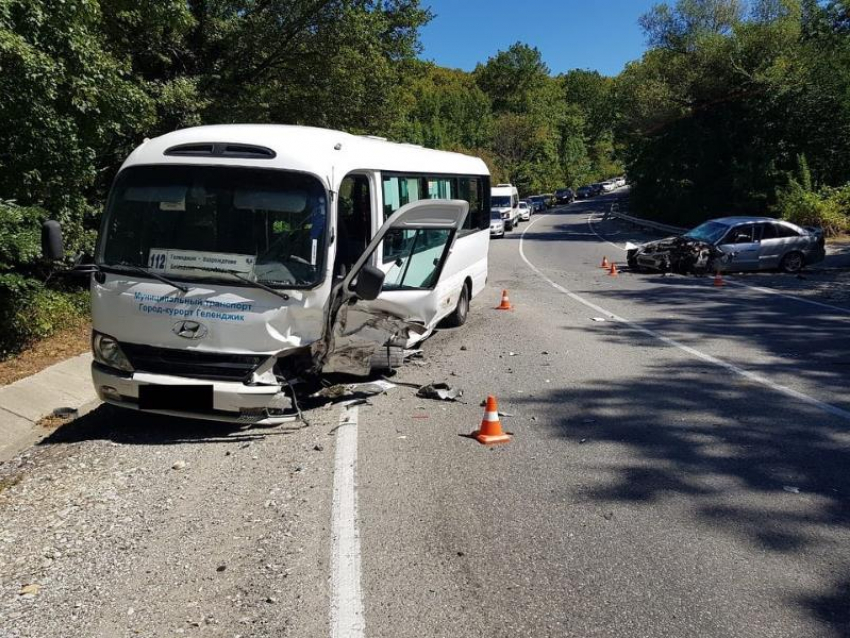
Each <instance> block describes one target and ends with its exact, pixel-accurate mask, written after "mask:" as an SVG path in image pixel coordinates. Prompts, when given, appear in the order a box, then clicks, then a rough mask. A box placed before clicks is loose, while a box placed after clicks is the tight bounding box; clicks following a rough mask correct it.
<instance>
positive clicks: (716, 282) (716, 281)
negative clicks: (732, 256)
mask: <svg viewBox="0 0 850 638" xmlns="http://www.w3.org/2000/svg"><path fill="white" fill-rule="evenodd" d="M714 285H715V286H717V287H718V288H719V287H720V286H725V285H726V284H724V283H723V275H721V274H720V271H719V270H718V271H717V272H716V273H715V275H714Z"/></svg>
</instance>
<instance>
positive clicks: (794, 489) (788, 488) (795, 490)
mask: <svg viewBox="0 0 850 638" xmlns="http://www.w3.org/2000/svg"><path fill="white" fill-rule="evenodd" d="M782 489H783V490H785V491H786V492H790V493H791V494H799V493H800V488H799V487H793V486H792V485H785V486H784V487H783V488H782Z"/></svg>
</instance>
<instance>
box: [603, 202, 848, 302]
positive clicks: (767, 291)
mask: <svg viewBox="0 0 850 638" xmlns="http://www.w3.org/2000/svg"><path fill="white" fill-rule="evenodd" d="M598 221H600V220H599V218H594V216H593V214H591V215H590V216H589V217H588V218H587V225H588V226H590V230H592V231H593V234H594V235H596V236H597V237H599V239H601V240H602V241H604V242H605V243H606V244H611V245H612V246H613V247H614V248H616V249H617V250H622V251H623V252H626V249H625V248H621V247H620V246H618V245H617V244H615V243H614V242H610V241H608V240H607V239H605V238H604V237H603V236H602V235H600V234H599V233H598V232H596V228H594V227H593V222H598ZM601 221H604V220H601ZM726 281H727V282H728V283H730V284H732V285H733V286H739V287H741V288H749V289H750V290H755V291H756V292H760V293H762V294H765V295H775V296H776V297H783V298H784V299H790V300H791V301H799V302H800V303H807V304H809V305H811V306H817V307H819V308H826V309H827V310H835V311H836V312H840V313H843V314H846V315H850V309H848V308H840V307H838V306H832V305H830V304H828V303H822V302H820V301H812V300H811V299H806V298H805V297H799V296H797V295H792V294H789V293H787V292H781V291H779V290H776V289H775V288H765V287H763V286H751V285H750V284H744V283H741V282H740V281H735V280H733V279H732V278H731V277H728V276H727V277H726Z"/></svg>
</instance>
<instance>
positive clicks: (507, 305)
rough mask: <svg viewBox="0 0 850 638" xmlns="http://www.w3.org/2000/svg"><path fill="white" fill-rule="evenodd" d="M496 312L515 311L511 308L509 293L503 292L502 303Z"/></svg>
mask: <svg viewBox="0 0 850 638" xmlns="http://www.w3.org/2000/svg"><path fill="white" fill-rule="evenodd" d="M496 310H513V306H511V300H510V299H509V298H508V291H507V290H503V291H502V303H500V304H499V305H498V306H496Z"/></svg>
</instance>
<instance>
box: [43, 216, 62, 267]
mask: <svg viewBox="0 0 850 638" xmlns="http://www.w3.org/2000/svg"><path fill="white" fill-rule="evenodd" d="M41 254H42V256H43V257H44V258H45V259H47V260H49V261H61V260H62V259H64V258H65V246H64V245H63V242H62V225H61V224H60V223H59V222H57V221H56V220H54V219H48V220H47V221H46V222H44V223H43V224H42V225H41Z"/></svg>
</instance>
